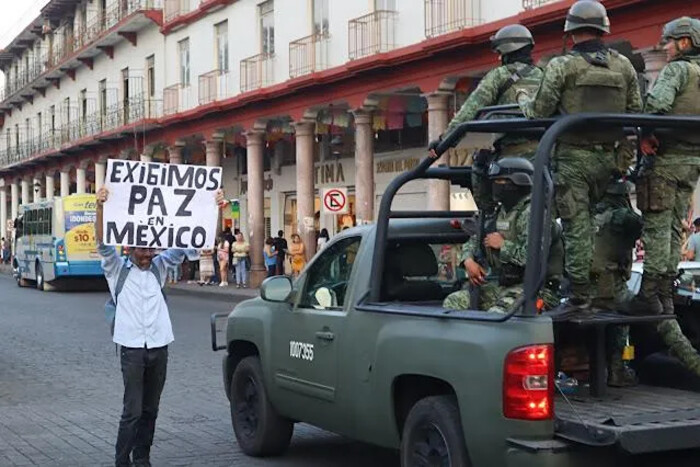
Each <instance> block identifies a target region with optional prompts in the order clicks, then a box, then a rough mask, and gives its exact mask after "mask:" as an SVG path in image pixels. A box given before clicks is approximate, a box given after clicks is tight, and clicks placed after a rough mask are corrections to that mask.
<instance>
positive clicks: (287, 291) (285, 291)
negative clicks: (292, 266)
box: [260, 276, 292, 303]
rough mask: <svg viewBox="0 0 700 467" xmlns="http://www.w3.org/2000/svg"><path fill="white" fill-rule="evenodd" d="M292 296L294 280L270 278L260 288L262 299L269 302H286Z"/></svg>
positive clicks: (284, 277)
mask: <svg viewBox="0 0 700 467" xmlns="http://www.w3.org/2000/svg"><path fill="white" fill-rule="evenodd" d="M291 294H292V280H291V279H290V278H289V277H286V276H273V277H268V278H267V279H265V280H264V281H263V283H262V285H261V286H260V297H261V298H262V299H263V300H265V301H268V302H278V303H283V302H286V301H287V300H288V299H289V296H290V295H291Z"/></svg>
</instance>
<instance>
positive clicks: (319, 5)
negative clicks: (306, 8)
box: [314, 0, 329, 36]
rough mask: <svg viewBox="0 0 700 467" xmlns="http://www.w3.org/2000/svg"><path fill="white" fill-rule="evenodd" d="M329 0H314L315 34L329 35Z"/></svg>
mask: <svg viewBox="0 0 700 467" xmlns="http://www.w3.org/2000/svg"><path fill="white" fill-rule="evenodd" d="M328 30H329V27H328V0H314V34H317V35H323V36H327V35H328Z"/></svg>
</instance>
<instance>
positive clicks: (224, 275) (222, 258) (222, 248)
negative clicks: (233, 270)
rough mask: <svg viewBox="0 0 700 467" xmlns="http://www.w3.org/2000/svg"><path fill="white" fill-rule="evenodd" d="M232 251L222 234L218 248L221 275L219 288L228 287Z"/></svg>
mask: <svg viewBox="0 0 700 467" xmlns="http://www.w3.org/2000/svg"><path fill="white" fill-rule="evenodd" d="M230 250H231V245H230V244H229V242H228V241H227V240H226V237H225V236H224V235H223V234H222V235H221V236H220V237H219V243H218V245H217V247H216V255H217V258H218V260H219V274H220V275H221V282H220V283H219V287H226V286H227V285H228V254H229V251H230Z"/></svg>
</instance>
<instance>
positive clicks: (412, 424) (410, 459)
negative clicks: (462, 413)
mask: <svg viewBox="0 0 700 467" xmlns="http://www.w3.org/2000/svg"><path fill="white" fill-rule="evenodd" d="M470 465H471V462H470V461H469V456H468V454H467V447H466V446H465V444H464V434H463V432H462V422H461V421H460V417H459V407H458V406H457V400H456V398H455V397H454V396H431V397H426V398H424V399H421V400H420V401H418V402H417V403H416V404H415V405H414V406H413V407H412V408H411V411H410V412H409V413H408V417H407V418H406V423H405V424H404V427H403V435H402V437H401V467H432V466H440V467H468V466H470Z"/></svg>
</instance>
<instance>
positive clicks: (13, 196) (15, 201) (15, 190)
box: [10, 181, 19, 220]
mask: <svg viewBox="0 0 700 467" xmlns="http://www.w3.org/2000/svg"><path fill="white" fill-rule="evenodd" d="M10 212H11V215H12V220H15V219H17V216H18V215H19V185H17V181H14V182H12V184H11V185H10Z"/></svg>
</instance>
